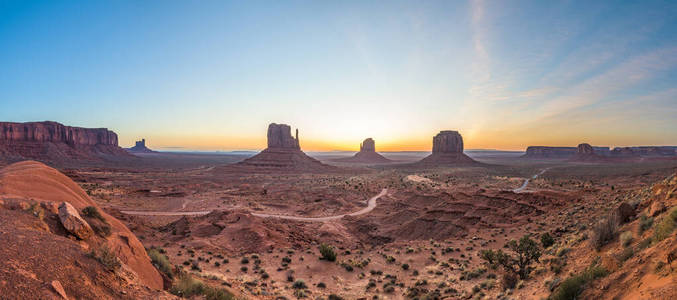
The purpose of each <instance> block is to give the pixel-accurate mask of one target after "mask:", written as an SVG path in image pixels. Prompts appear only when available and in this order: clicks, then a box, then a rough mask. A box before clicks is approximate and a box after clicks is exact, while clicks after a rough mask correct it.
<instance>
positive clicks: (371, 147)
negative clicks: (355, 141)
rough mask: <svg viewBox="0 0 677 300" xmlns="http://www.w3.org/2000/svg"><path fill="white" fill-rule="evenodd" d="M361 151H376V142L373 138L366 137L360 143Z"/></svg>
mask: <svg viewBox="0 0 677 300" xmlns="http://www.w3.org/2000/svg"><path fill="white" fill-rule="evenodd" d="M360 152H376V142H374V139H372V138H366V139H365V140H364V141H363V142H362V143H360Z"/></svg>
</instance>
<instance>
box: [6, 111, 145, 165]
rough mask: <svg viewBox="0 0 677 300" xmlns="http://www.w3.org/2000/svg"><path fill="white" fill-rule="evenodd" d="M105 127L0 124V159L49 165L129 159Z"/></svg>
mask: <svg viewBox="0 0 677 300" xmlns="http://www.w3.org/2000/svg"><path fill="white" fill-rule="evenodd" d="M131 157H132V156H131V155H129V153H127V152H126V151H125V150H124V149H122V148H120V147H119V146H118V135H117V134H115V132H112V131H110V130H108V129H106V128H82V127H72V126H65V125H63V124H59V123H57V122H51V121H46V122H27V123H14V122H0V159H3V160H7V161H17V160H23V159H27V158H29V159H35V160H41V161H50V162H65V161H67V160H68V161H78V160H119V159H120V158H131Z"/></svg>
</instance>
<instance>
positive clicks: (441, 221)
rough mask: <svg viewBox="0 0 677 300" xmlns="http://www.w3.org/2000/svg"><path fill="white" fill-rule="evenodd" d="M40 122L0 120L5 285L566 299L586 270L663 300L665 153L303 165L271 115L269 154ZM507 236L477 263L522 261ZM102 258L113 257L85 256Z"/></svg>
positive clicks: (668, 211) (443, 155) (456, 139)
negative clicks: (155, 147) (119, 139)
mask: <svg viewBox="0 0 677 300" xmlns="http://www.w3.org/2000/svg"><path fill="white" fill-rule="evenodd" d="M51 124H52V123H46V124H45V125H46V126H45V127H43V126H40V125H41V124H39V125H36V124H33V123H30V124H8V125H4V126H5V127H3V128H12V130H9V129H4V130H3V131H2V133H3V135H2V140H3V143H1V144H0V145H3V148H2V149H3V151H4V152H3V153H7V154H6V155H7V156H4V157H8V158H12V160H21V158H25V159H28V160H22V161H20V162H12V161H10V160H5V162H4V164H5V166H4V168H3V169H2V172H1V174H2V176H1V177H0V195H1V197H2V210H0V212H2V213H3V214H4V215H5V216H4V217H3V220H9V219H11V220H15V221H13V222H11V223H3V233H4V234H3V238H4V239H6V241H5V244H6V245H12V247H9V248H7V247H6V248H4V250H3V252H2V253H3V256H4V258H5V259H6V260H8V261H10V262H11V263H10V264H9V267H8V268H5V271H4V273H3V282H5V284H3V285H2V290H3V293H4V294H12V295H15V296H16V297H28V298H30V297H31V296H29V294H21V293H19V291H20V290H33V289H35V290H39V291H41V293H43V294H42V295H43V296H44V297H48V296H49V297H56V296H58V295H62V296H64V297H73V298H90V297H100V296H104V297H112V298H118V297H119V298H172V297H176V296H178V297H188V298H191V297H194V296H195V295H193V294H190V293H194V292H192V291H190V290H183V289H186V287H185V286H186V285H189V283H187V281H191V280H192V281H197V280H199V281H200V282H202V283H201V284H204V285H205V286H209V287H210V289H215V290H218V291H220V292H221V293H223V294H224V295H228V296H227V297H231V298H247V299H282V298H286V299H294V298H317V297H329V296H331V297H330V298H334V299H338V298H344V299H366V298H374V297H375V298H387V299H404V298H412V299H443V298H447V299H469V298H492V299H493V298H499V299H541V298H548V297H550V298H553V299H569V298H567V297H566V296H561V295H562V294H563V293H571V292H572V291H571V290H570V289H573V288H574V287H569V286H567V284H568V285H572V284H574V283H572V282H573V281H575V280H576V278H578V277H576V276H584V275H581V274H584V273H585V272H589V270H595V271H594V272H599V273H600V274H598V275H595V278H594V279H587V281H588V282H586V283H585V285H581V286H578V287H575V288H578V289H580V291H577V292H575V294H574V295H578V293H580V295H579V296H578V297H582V298H588V297H590V298H592V297H595V298H600V297H601V298H603V299H635V298H634V297H638V298H652V299H668V298H671V297H673V296H675V295H677V289H675V285H674V284H673V283H672V279H671V278H673V276H674V275H673V272H672V271H671V270H672V264H671V259H670V257H671V256H670V255H671V253H674V252H675V251H676V250H677V246H675V244H674V242H675V239H676V238H677V237H676V236H675V234H674V233H670V232H664V231H665V230H668V229H666V228H664V226H667V225H662V224H664V223H666V222H676V221H677V220H674V219H672V218H673V216H672V214H674V210H673V209H672V207H673V206H674V205H675V204H676V202H677V194H675V190H676V189H677V181H676V180H677V179H676V178H675V171H676V170H677V155H676V154H674V153H673V154H672V155H666V154H664V152H657V151H647V152H640V151H637V153H636V154H634V155H632V156H628V157H631V158H632V159H630V160H618V159H611V160H609V159H606V156H601V155H600V156H599V157H597V156H596V154H594V152H595V151H594V150H593V151H591V149H594V148H592V147H590V146H589V145H588V146H585V144H583V146H579V147H578V148H577V149H576V148H575V149H576V151H575V152H574V153H573V154H570V155H558V156H557V157H555V158H553V157H550V156H548V155H541V156H535V155H534V154H532V153H529V151H527V152H526V154H523V155H522V156H517V155H515V154H513V153H500V152H496V151H487V152H486V153H483V154H482V153H481V151H480V152H474V153H475V154H474V155H473V154H472V153H471V154H470V156H469V155H466V154H463V150H464V149H463V139H462V136H461V135H460V134H459V133H458V132H456V131H441V132H440V133H439V134H438V135H436V136H435V137H434V138H433V149H432V154H430V155H428V156H422V155H419V156H422V157H418V158H415V156H414V157H413V159H410V160H409V161H403V160H401V159H396V158H393V159H388V158H387V157H388V154H382V155H383V158H385V159H387V160H388V162H387V163H385V164H384V162H383V161H382V160H381V159H378V160H377V161H374V162H372V163H362V164H360V163H357V162H355V161H352V162H351V163H350V164H349V165H348V166H340V165H343V163H344V162H346V161H349V160H352V159H354V157H355V156H347V157H346V158H345V159H341V158H339V159H336V158H330V159H328V160H324V161H322V160H318V159H315V158H312V157H310V156H308V155H307V154H305V153H304V152H303V151H302V149H301V147H300V144H301V143H300V142H299V140H298V138H297V137H295V136H292V135H291V127H290V126H287V125H284V124H270V126H269V130H268V134H267V139H268V148H266V149H265V150H263V151H261V153H259V154H257V155H254V156H249V157H247V156H244V157H238V156H235V155H225V154H222V155H218V154H173V153H163V152H156V151H152V150H150V149H148V148H146V147H145V145H143V142H139V143H138V144H137V146H142V147H143V148H145V149H142V150H141V151H133V150H129V151H128V152H125V150H122V149H121V148H119V147H118V146H117V145H116V144H115V143H112V144H111V145H109V146H106V147H108V148H110V149H108V150H107V151H100V150H99V149H100V148H101V147H104V146H103V145H99V144H103V143H106V142H107V141H101V142H98V143H99V144H97V143H96V142H95V143H94V144H95V145H94V146H93V147H92V146H90V145H89V144H87V143H88V142H87V141H84V142H81V141H77V140H75V141H73V142H70V141H71V140H72V139H71V138H69V137H70V136H72V134H70V131H69V130H72V129H70V128H68V127H65V128H66V130H65V131H63V130H61V131H60V130H54V131H52V130H50V129H49V128H50V127H48V126H49V125H51ZM22 126H23V127H22ZM14 128H27V130H28V132H29V133H30V134H29V135H28V136H24V135H17V134H16V133H12V132H16V131H17V130H16V129H14ZM56 128H62V127H58V126H57V127H56ZM78 130H79V132H83V133H84V134H85V135H87V134H89V131H88V130H89V129H78ZM99 131H100V130H99ZM8 132H10V133H12V134H8ZM19 132H22V131H21V130H19ZM52 132H55V133H56V134H57V135H62V136H65V141H61V140H59V138H58V137H57V136H54V133H52ZM61 132H65V133H63V134H62V133H61ZM94 132H96V131H94ZM93 134H94V133H92V135H93ZM296 136H298V132H297V135H296ZM26 140H28V141H26ZM45 143H53V144H54V145H50V146H44V144H45ZM80 143H85V145H84V146H80ZM368 144H371V142H368ZM67 148H73V150H68V151H64V150H62V149H67ZM363 148H364V147H363ZM367 148H369V149H368V150H367V151H372V150H371V149H373V147H371V146H368V147H367ZM44 149H47V150H44ZM51 149H58V152H57V154H53V153H50V152H49V151H51ZM530 149H532V148H531V147H530ZM545 149H547V148H545ZM661 149H663V148H661ZM363 151H364V149H363ZM546 151H547V150H544V151H541V152H546ZM591 152H592V153H591ZM36 153H37V154H36ZM110 153H117V154H116V157H115V158H114V159H111V158H110V157H111V156H110V155H111V154H110ZM374 153H375V152H374ZM653 153H660V154H653ZM652 154H653V155H652ZM59 155H62V156H63V159H62V160H54V158H55V157H58V156H59ZM473 156H474V157H475V158H473ZM395 157H397V156H395ZM590 157H592V159H591V158H590ZM611 157H613V156H611ZM583 158H585V159H583ZM34 160H41V161H43V162H44V163H47V164H51V165H54V166H55V167H56V168H57V169H53V168H51V167H48V166H47V165H45V164H44V163H40V162H35V161H34ZM229 160H230V161H229ZM77 161H82V162H83V163H82V165H80V166H78V165H77V163H76V162H77ZM332 163H335V164H338V165H332ZM92 164H96V165H97V166H95V167H94V166H91V165H92ZM29 178H30V179H29ZM64 206H70V207H71V209H68V210H67V209H66V208H65V207H64ZM90 210H92V211H96V212H97V213H93V214H92V212H91V211H90ZM71 214H72V216H71ZM96 216H102V217H101V218H100V219H97V217H96ZM70 218H74V219H75V220H77V222H76V223H77V224H75V225H72V227H74V228H71V225H69V224H70V221H69V219H70ZM600 220H608V221H606V222H611V223H613V224H611V225H608V226H613V228H608V229H609V230H612V231H613V232H610V233H608V234H610V236H608V237H598V235H599V234H600V232H598V231H599V230H600V229H599V228H598V227H599V226H602V225H601V224H602V223H600ZM670 224H673V225H670V228H673V227H675V226H674V223H670ZM670 230H671V229H670ZM81 231H82V232H81ZM83 232H84V233H83ZM25 239H29V240H32V242H30V243H31V244H33V245H32V246H31V247H30V248H31V251H32V253H33V254H32V255H31V256H30V257H31V259H29V258H27V257H26V256H25V250H24V247H22V246H21V244H22V243H25V242H28V240H25ZM121 241H124V242H123V243H122V244H120V242H121ZM514 241H519V243H522V242H526V241H529V242H531V243H533V250H534V251H537V253H538V255H537V257H535V258H534V259H532V260H531V261H530V262H529V263H528V265H519V264H517V263H515V265H509V264H506V265H503V266H502V265H501V264H500V263H498V262H497V261H495V258H491V255H492V254H491V253H494V254H493V255H495V253H498V252H495V251H501V252H500V253H503V254H507V255H516V254H518V253H520V252H519V249H520V248H519V247H522V246H519V247H517V248H512V247H511V246H510V245H511V243H513V242H514ZM36 243H37V244H36ZM671 245H672V246H671ZM52 247H59V248H60V249H62V250H59V251H58V252H56V253H59V256H58V257H59V258H58V260H61V262H54V261H53V260H54V259H57V258H56V257H53V256H51V255H55V254H56V253H55V252H52V251H50V250H46V249H48V248H52ZM41 249H43V250H41ZM102 249H103V250H102ZM104 250H105V251H109V252H110V255H111V257H112V258H111V260H113V261H114V262H117V263H113V266H109V264H111V263H110V262H106V261H105V260H103V259H102V258H99V256H98V255H101V254H97V253H98V252H97V251H99V252H100V251H104ZM65 253H68V255H66V256H64V255H63V254H65ZM107 253H108V252H107ZM35 257H40V259H43V260H48V261H50V262H49V263H48V264H49V265H50V266H51V267H54V268H64V267H65V266H71V267H68V269H69V270H72V271H69V272H71V275H68V273H65V274H63V275H59V276H55V275H56V273H55V272H54V271H49V270H50V269H49V268H47V269H43V268H39V267H38V265H36V261H35V259H34V258H35ZM17 258H18V260H17ZM22 258H23V259H22ZM97 259H98V260H100V262H97ZM59 266H60V267H59ZM508 266H509V267H510V268H508ZM516 266H517V267H516ZM523 268H526V269H524V270H526V271H523V272H525V273H520V270H522V269H523ZM590 272H592V271H590ZM602 273H603V274H602ZM77 274H81V275H77ZM521 274H525V275H526V276H522V275H521ZM63 276H66V277H63ZM68 276H76V277H78V278H81V277H82V276H85V277H84V278H83V279H84V280H85V281H84V282H86V283H83V282H82V279H80V280H72V279H69V278H75V277H68ZM585 276H587V275H585ZM597 277H599V278H597ZM188 278H189V279H188ZM9 282H12V284H8V283H9ZM55 282H59V283H57V284H56V285H57V286H60V287H58V288H55V287H54V285H55ZM193 284H194V283H193ZM83 285H87V286H88V288H86V289H85V290H86V291H83V289H84V288H83ZM19 287H22V288H19ZM629 291H632V293H630V292H629ZM186 293H188V294H186ZM198 294H199V293H198ZM22 295H23V296H22ZM205 295H206V296H205V297H207V298H208V299H217V298H213V297H215V296H210V294H205ZM43 296H40V297H43ZM224 297H225V296H224ZM337 297H338V298H337ZM218 299H220V298H218Z"/></svg>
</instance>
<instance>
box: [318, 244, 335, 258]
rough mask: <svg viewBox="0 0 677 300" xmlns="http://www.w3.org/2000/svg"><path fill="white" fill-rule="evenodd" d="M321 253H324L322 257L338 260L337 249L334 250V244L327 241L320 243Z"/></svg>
mask: <svg viewBox="0 0 677 300" xmlns="http://www.w3.org/2000/svg"><path fill="white" fill-rule="evenodd" d="M320 254H321V255H322V257H321V259H324V260H327V261H336V251H334V247H332V246H329V245H327V244H325V243H322V244H320Z"/></svg>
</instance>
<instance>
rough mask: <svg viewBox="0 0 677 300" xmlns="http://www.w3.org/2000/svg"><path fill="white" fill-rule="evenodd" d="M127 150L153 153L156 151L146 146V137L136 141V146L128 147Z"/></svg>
mask: <svg viewBox="0 0 677 300" xmlns="http://www.w3.org/2000/svg"><path fill="white" fill-rule="evenodd" d="M127 151H129V152H132V153H153V152H155V151H153V150H150V149H148V147H146V139H141V140H140V141H136V144H135V145H134V147H132V148H129V149H127Z"/></svg>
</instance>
